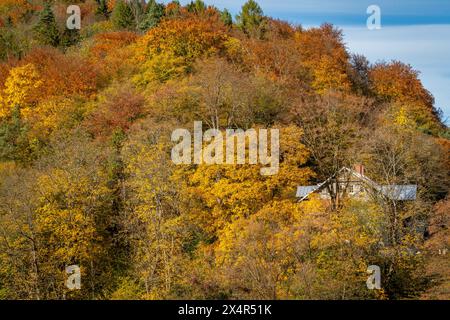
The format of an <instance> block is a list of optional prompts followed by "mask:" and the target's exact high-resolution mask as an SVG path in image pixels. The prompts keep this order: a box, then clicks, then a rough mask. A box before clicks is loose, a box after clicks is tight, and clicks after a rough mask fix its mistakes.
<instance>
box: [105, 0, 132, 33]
mask: <svg viewBox="0 0 450 320" xmlns="http://www.w3.org/2000/svg"><path fill="white" fill-rule="evenodd" d="M111 20H112V22H113V24H114V26H115V27H116V28H118V29H133V28H134V24H135V19H134V15H133V11H132V10H131V7H130V5H129V4H128V3H127V2H125V1H124V0H118V1H117V3H116V5H115V7H114V10H113V12H112V15H111Z"/></svg>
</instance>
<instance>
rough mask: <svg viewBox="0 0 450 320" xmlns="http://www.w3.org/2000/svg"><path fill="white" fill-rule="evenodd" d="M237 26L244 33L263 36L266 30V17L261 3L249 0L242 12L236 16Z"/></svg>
mask: <svg viewBox="0 0 450 320" xmlns="http://www.w3.org/2000/svg"><path fill="white" fill-rule="evenodd" d="M236 20H237V21H236V22H237V26H238V27H239V29H241V30H242V31H243V32H244V33H246V34H247V35H251V36H257V37H262V36H263V35H264V32H265V22H266V18H265V16H264V12H263V10H262V9H261V7H260V6H259V4H258V3H257V2H256V1H254V0H248V1H247V2H246V3H245V4H244V5H243V6H242V11H241V13H240V14H239V15H238V16H237V17H236Z"/></svg>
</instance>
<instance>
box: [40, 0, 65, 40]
mask: <svg viewBox="0 0 450 320" xmlns="http://www.w3.org/2000/svg"><path fill="white" fill-rule="evenodd" d="M34 33H35V38H36V40H37V41H39V43H41V44H44V45H50V46H53V47H57V46H58V45H59V44H60V35H59V30H58V26H57V24H56V19H55V15H54V14H53V10H52V7H51V4H50V2H48V1H45V2H44V9H43V10H42V11H41V13H40V15H39V22H38V23H37V25H36V26H35V27H34Z"/></svg>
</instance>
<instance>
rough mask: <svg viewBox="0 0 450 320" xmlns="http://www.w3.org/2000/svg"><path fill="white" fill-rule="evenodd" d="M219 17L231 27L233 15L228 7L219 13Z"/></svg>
mask: <svg viewBox="0 0 450 320" xmlns="http://www.w3.org/2000/svg"><path fill="white" fill-rule="evenodd" d="M220 19H221V20H222V22H223V24H224V25H226V26H228V27H231V26H232V25H233V17H232V16H231V13H230V11H228V9H223V11H222V12H221V13H220Z"/></svg>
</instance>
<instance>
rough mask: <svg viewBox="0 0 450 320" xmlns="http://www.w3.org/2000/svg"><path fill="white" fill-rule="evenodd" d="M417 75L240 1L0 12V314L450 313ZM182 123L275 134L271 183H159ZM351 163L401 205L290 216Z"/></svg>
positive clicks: (236, 170) (444, 236)
mask: <svg viewBox="0 0 450 320" xmlns="http://www.w3.org/2000/svg"><path fill="white" fill-rule="evenodd" d="M243 1H244V0H243ZM69 5H78V6H79V7H80V9H81V29H79V30H78V29H69V28H68V27H67V25H66V21H67V19H68V18H69V16H70V14H67V7H68V6H69ZM418 75H419V74H418V71H416V70H414V69H413V68H412V67H411V66H409V65H407V64H405V63H402V62H400V61H386V62H370V61H368V60H367V59H366V58H365V57H364V56H362V55H355V54H352V53H351V52H349V51H348V49H347V48H346V45H345V39H344V35H343V33H342V31H341V30H339V29H338V28H336V27H334V26H333V25H330V24H326V23H325V24H323V25H322V26H320V27H317V28H309V29H305V28H303V27H302V26H300V25H298V26H293V25H290V24H288V23H286V22H283V21H279V20H276V19H273V18H271V17H268V16H266V15H265V14H264V12H263V10H262V9H261V8H260V6H259V5H258V4H257V3H256V2H254V1H253V0H249V1H248V2H246V3H243V7H242V11H241V12H240V13H239V15H238V16H236V17H232V15H231V14H230V13H229V12H228V11H227V10H223V11H221V10H219V9H217V8H215V7H214V6H211V5H208V4H207V3H204V2H202V1H200V0H196V1H193V2H192V3H191V4H189V5H187V6H181V5H180V4H179V3H178V2H177V1H174V2H171V3H169V4H167V5H164V4H160V3H158V2H155V1H154V0H150V1H147V3H146V2H144V1H140V0H129V1H124V0H85V1H73V0H70V1H69V0H67V1H66V0H53V1H51V0H47V1H46V0H0V299H408V298H423V299H428V298H446V299H448V298H449V297H450V296H449V283H450V279H449V272H450V266H449V259H448V255H447V256H445V249H446V248H448V246H449V233H448V217H449V212H450V202H449V197H448V190H449V171H450V170H449V169H450V157H449V151H450V140H449V139H450V132H449V130H448V128H447V127H446V126H445V125H444V123H443V120H442V119H441V118H442V115H441V112H440V111H439V110H437V109H436V108H435V106H434V99H433V96H432V95H431V93H430V92H429V91H427V89H426V88H424V87H423V85H422V83H421V81H420V79H419V77H418ZM194 121H202V123H203V125H204V127H205V128H204V129H208V128H215V129H221V130H225V129H227V128H242V129H244V130H245V129H248V128H257V129H263V128H278V129H279V130H280V169H279V173H278V174H277V175H273V176H261V175H260V174H259V169H260V166H259V165H203V164H202V165H175V164H174V163H173V162H172V161H171V149H172V147H173V145H174V143H173V142H172V141H171V133H172V131H173V130H174V129H176V128H189V129H190V130H192V128H193V124H194ZM357 163H363V164H364V165H365V167H366V174H367V175H368V176H370V178H372V179H374V180H376V181H378V182H379V183H384V184H416V185H417V186H418V193H417V199H416V200H415V201H408V202H404V203H401V204H400V203H396V202H395V201H385V200H383V199H378V200H377V199H374V200H373V201H357V200H354V199H350V198H349V199H344V200H343V201H340V202H339V204H337V205H334V206H329V205H327V204H326V203H325V202H324V201H321V200H320V199H319V198H317V197H312V198H311V199H310V200H309V201H303V202H299V201H298V199H297V198H296V189H297V187H298V186H300V185H312V184H316V183H318V182H321V181H324V180H326V179H327V178H329V177H330V176H333V175H335V174H336V173H337V172H338V171H339V170H340V169H341V168H342V167H349V168H351V167H353V166H354V165H355V164H357ZM69 265H79V266H80V268H81V275H82V278H81V283H82V287H81V290H69V289H68V288H67V287H66V286H65V284H64V282H65V279H66V277H67V274H66V272H65V267H66V266H69ZM369 265H378V266H380V268H381V274H382V288H381V290H368V289H367V287H366V280H367V276H368V275H367V272H366V270H367V267H368V266H369Z"/></svg>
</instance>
